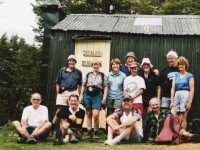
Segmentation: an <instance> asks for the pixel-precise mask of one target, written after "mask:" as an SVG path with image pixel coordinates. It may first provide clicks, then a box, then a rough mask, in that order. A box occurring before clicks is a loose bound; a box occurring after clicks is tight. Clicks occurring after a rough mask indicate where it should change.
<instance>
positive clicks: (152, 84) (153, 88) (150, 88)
mask: <svg viewBox="0 0 200 150" xmlns="http://www.w3.org/2000/svg"><path fill="white" fill-rule="evenodd" d="M152 67H153V65H152V64H151V62H150V60H149V58H143V59H142V63H141V68H140V69H139V70H138V75H139V76H141V77H142V78H143V79H144V81H145V85H146V89H145V90H144V92H143V94H142V100H143V107H144V114H146V113H147V112H148V111H149V110H150V108H149V101H150V99H152V98H153V97H157V98H158V99H160V86H159V82H158V75H156V74H155V72H154V71H153V70H152Z"/></svg>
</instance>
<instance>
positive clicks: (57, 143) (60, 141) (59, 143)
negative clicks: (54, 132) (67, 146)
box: [53, 138, 63, 146]
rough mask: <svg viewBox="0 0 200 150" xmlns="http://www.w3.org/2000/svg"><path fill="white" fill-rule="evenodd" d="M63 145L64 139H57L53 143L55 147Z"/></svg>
mask: <svg viewBox="0 0 200 150" xmlns="http://www.w3.org/2000/svg"><path fill="white" fill-rule="evenodd" d="M62 144H63V139H62V138H61V139H55V141H54V142H53V146H56V145H62Z"/></svg>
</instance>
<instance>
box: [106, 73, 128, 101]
mask: <svg viewBox="0 0 200 150" xmlns="http://www.w3.org/2000/svg"><path fill="white" fill-rule="evenodd" d="M125 77H126V75H125V74H124V73H123V72H121V71H119V73H117V74H114V73H113V72H112V71H111V72H110V73H109V74H108V79H107V80H108V95H107V98H108V99H117V100H122V98H123V82H124V79H125Z"/></svg>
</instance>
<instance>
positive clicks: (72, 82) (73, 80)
mask: <svg viewBox="0 0 200 150" xmlns="http://www.w3.org/2000/svg"><path fill="white" fill-rule="evenodd" d="M56 83H57V84H59V85H60V86H61V88H62V89H77V88H78V85H79V86H81V85H82V72H81V71H80V70H78V69H76V68H74V70H72V71H71V72H69V71H66V68H65V67H63V68H61V69H60V70H59V72H58V75H57V78H56Z"/></svg>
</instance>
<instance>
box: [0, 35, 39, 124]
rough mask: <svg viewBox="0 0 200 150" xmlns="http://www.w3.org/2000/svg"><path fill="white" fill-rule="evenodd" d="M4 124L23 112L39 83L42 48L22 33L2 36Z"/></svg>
mask: <svg viewBox="0 0 200 150" xmlns="http://www.w3.org/2000/svg"><path fill="white" fill-rule="evenodd" d="M0 51H1V53H0V70H1V72H0V103H1V105H0V118H1V121H0V125H2V124H4V123H6V122H7V120H8V119H15V118H18V117H19V116H20V115H21V111H22V109H23V107H24V106H26V105H28V103H29V96H30V94H31V93H32V92H34V91H37V89H38V87H39V85H38V84H39V71H40V66H41V61H40V60H41V55H40V53H41V50H40V49H38V48H37V47H36V46H34V45H29V44H26V42H25V41H24V39H22V38H19V37H18V36H16V35H15V36H12V37H11V38H10V39H8V38H7V36H6V34H4V35H3V36H2V37H0Z"/></svg>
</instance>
